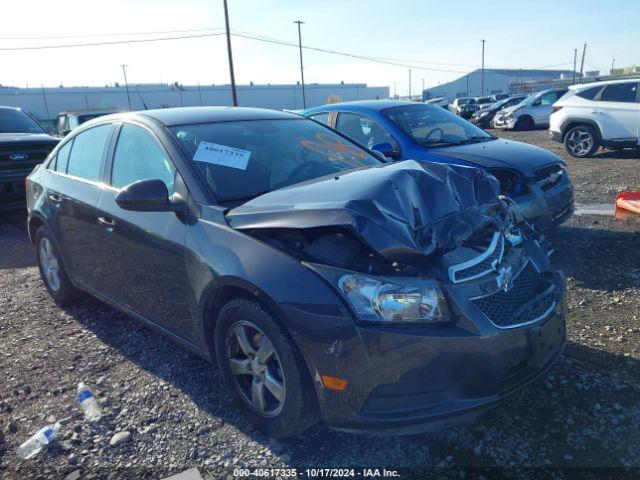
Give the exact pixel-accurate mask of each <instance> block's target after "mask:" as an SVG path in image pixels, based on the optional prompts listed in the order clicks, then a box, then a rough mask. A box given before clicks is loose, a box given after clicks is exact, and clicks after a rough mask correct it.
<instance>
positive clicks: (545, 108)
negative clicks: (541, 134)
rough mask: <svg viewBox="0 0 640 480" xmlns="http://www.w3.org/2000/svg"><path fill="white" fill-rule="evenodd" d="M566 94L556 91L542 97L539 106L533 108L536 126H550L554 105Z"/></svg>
mask: <svg viewBox="0 0 640 480" xmlns="http://www.w3.org/2000/svg"><path fill="white" fill-rule="evenodd" d="M565 93H566V90H565V91H556V90H553V91H551V92H547V93H545V94H544V95H542V96H541V97H540V98H539V99H538V102H537V105H536V106H535V107H533V108H532V109H531V110H532V116H533V120H534V121H535V123H536V125H543V126H544V125H548V124H549V117H551V108H552V106H553V104H554V103H556V102H557V101H558V99H559V98H560V97H561V96H562V95H564V94H565Z"/></svg>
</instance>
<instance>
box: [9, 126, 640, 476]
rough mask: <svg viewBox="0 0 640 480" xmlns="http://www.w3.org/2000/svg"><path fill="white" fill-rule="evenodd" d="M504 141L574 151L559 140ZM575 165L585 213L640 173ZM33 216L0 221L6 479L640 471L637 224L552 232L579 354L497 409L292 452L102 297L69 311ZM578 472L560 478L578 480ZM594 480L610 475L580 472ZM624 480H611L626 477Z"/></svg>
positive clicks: (320, 437) (194, 360)
mask: <svg viewBox="0 0 640 480" xmlns="http://www.w3.org/2000/svg"><path fill="white" fill-rule="evenodd" d="M500 135H504V136H508V137H509V138H514V139H521V140H524V141H531V142H534V143H536V144H540V145H542V146H545V147H550V146H551V147H553V150H555V151H558V153H562V151H561V150H559V148H558V147H556V146H555V145H554V144H551V143H549V142H548V141H547V139H546V138H547V137H546V135H547V134H546V132H528V133H527V132H524V133H521V132H515V133H500ZM636 156H637V155H636ZM614 157H615V158H614ZM627 157H628V158H627ZM565 158H567V157H566V156H565ZM568 164H569V171H570V174H571V176H572V179H573V182H574V185H575V187H576V198H577V199H578V200H579V201H580V202H609V201H611V200H612V198H613V195H614V193H615V192H617V191H618V190H619V189H622V188H627V187H633V186H634V185H635V186H637V185H640V182H638V179H637V178H634V177H633V175H636V176H638V175H640V173H638V172H639V171H640V169H638V162H637V160H636V161H634V160H632V159H631V155H628V154H626V153H624V154H622V153H619V154H615V155H613V156H610V157H600V158H598V159H594V160H579V161H578V160H572V159H568ZM630 166H631V167H632V168H631V169H630V171H631V174H630V172H629V171H625V169H626V168H628V167H630ZM23 220H24V219H23V218H20V217H17V218H13V219H10V222H9V223H7V219H6V218H5V220H4V222H3V224H2V225H0V373H1V374H2V378H3V379H4V381H2V382H0V478H65V477H66V476H67V475H68V476H69V477H68V478H69V479H74V478H164V477H165V476H169V475H172V474H176V473H179V472H182V471H184V470H186V469H188V468H191V467H198V468H199V470H200V473H201V474H202V476H203V477H204V478H218V477H220V476H222V477H223V478H224V477H225V476H226V477H227V478H229V477H230V476H231V475H232V473H233V470H232V467H238V466H242V467H244V466H247V467H274V468H275V467H287V466H291V467H297V468H298V469H301V468H305V467H312V468H324V467H378V468H382V467H391V468H403V469H414V470H413V473H414V474H415V475H416V476H423V474H425V470H424V469H425V468H429V470H428V472H429V473H430V474H431V475H434V476H437V477H438V478H465V475H467V476H466V478H471V476H472V475H471V474H470V472H469V471H467V472H466V473H465V472H460V471H458V469H459V468H461V467H478V468H483V469H486V470H473V471H471V472H476V473H478V475H480V477H479V478H507V476H508V477H509V478H527V479H528V478H537V477H543V476H544V477H546V476H547V475H549V474H550V473H549V472H550V470H541V469H540V468H541V467H543V468H546V469H553V468H562V467H609V468H618V469H620V468H623V467H640V324H639V321H638V316H639V315H640V295H639V293H640V292H639V291H638V290H639V285H640V249H639V248H638V245H639V244H640V233H638V232H639V228H638V227H639V226H640V223H638V222H637V221H634V220H633V219H632V220H613V219H609V218H605V217H589V216H582V217H574V218H573V219H571V220H570V221H569V222H567V223H566V224H565V225H564V226H563V227H561V228H559V229H558V230H556V231H555V232H554V233H553V234H552V235H551V237H552V241H553V243H554V245H555V247H556V252H557V253H556V255H555V262H557V264H558V266H559V267H560V268H562V269H564V271H565V272H566V274H567V276H568V288H569V290H568V301H569V317H568V319H567V323H568V325H567V327H568V340H569V342H568V346H567V350H566V352H565V354H564V355H563V357H562V358H561V359H560V361H559V362H558V363H557V364H556V366H554V368H553V369H552V370H551V371H550V372H549V373H548V375H546V376H545V377H544V378H541V379H540V380H538V381H536V382H534V383H533V384H531V385H530V386H529V387H527V388H526V389H524V390H523V391H521V392H520V393H518V394H516V395H515V396H513V397H511V398H510V399H508V400H507V401H506V402H505V403H504V404H502V405H501V406H500V407H499V408H498V409H495V410H493V411H491V412H489V413H487V414H485V415H484V416H482V417H481V418H480V419H479V420H478V421H477V422H476V423H473V424H470V425H466V426H461V427H456V428H453V429H449V430H444V431H440V432H435V433H430V434H424V435H419V436H408V437H367V436H357V435H350V434H343V433H336V432H332V431H330V430H328V429H327V428H325V427H323V426H318V427H316V428H314V429H313V430H312V431H310V432H309V433H307V434H305V435H304V436H302V437H300V438H296V439H294V440H289V441H275V440H271V439H269V438H266V437H265V436H263V435H261V434H260V433H259V432H257V431H253V430H252V428H251V427H250V425H248V424H247V423H246V422H245V421H244V420H243V419H242V417H241V416H240V415H239V414H238V412H237V411H236V410H235V408H234V407H233V406H232V404H231V403H230V402H231V400H230V397H229V396H228V395H227V393H226V392H225V389H224V387H223V386H222V383H221V378H220V376H219V375H218V373H217V371H216V368H215V367H212V366H210V365H209V364H207V363H206V362H204V361H203V360H201V359H200V358H198V357H196V356H194V355H192V354H190V353H187V352H186V351H184V350H182V349H180V348H179V347H177V346H175V345H174V344H173V343H171V342H170V341H169V340H167V339H165V338H164V337H162V336H161V335H159V334H156V333H154V332H153V331H151V330H150V329H148V328H146V327H144V326H141V325H140V324H138V323H136V322H135V321H133V320H131V319H130V318H128V317H126V316H125V315H123V314H121V313H119V312H117V311H115V310H113V309H111V308H109V307H108V306H106V305H104V304H102V303H100V302H98V301H96V300H92V299H89V298H87V299H84V300H83V301H81V302H80V303H79V304H78V305H76V306H74V307H70V308H64V309H63V308H59V307H57V306H56V305H55V304H54V303H53V302H52V301H51V299H50V298H49V296H48V294H47V292H46V290H45V289H44V287H43V285H42V283H41V281H40V278H39V274H38V270H37V268H36V267H35V263H34V257H33V254H32V251H31V247H30V245H29V243H28V239H27V236H26V233H25V232H24V229H23V228H22V225H23ZM80 381H84V382H86V383H87V384H88V385H89V386H91V387H92V388H93V390H94V393H95V395H96V397H97V399H98V400H99V403H100V405H101V408H102V411H103V418H102V420H101V421H100V422H99V423H96V424H93V425H92V424H90V423H88V422H85V421H84V420H83V419H82V417H81V416H80V415H79V413H80V412H79V409H78V407H77V405H76V403H75V400H74V396H75V389H76V385H77V384H78V382H80ZM55 419H66V421H65V423H64V425H63V429H62V431H61V433H60V436H59V438H58V439H57V441H55V442H53V444H52V445H51V447H50V448H49V449H48V450H47V451H46V452H44V453H42V454H40V455H39V456H37V457H35V458H34V459H31V460H28V461H23V460H20V459H19V458H18V457H17V455H16V453H15V452H16V449H17V447H18V446H19V445H20V443H22V442H23V441H24V440H26V439H27V438H28V437H29V436H30V435H31V434H32V433H33V432H35V431H36V430H38V429H39V428H41V427H42V426H44V425H45V424H47V423H50V422H53V421H54V420H55ZM118 442H120V443H118ZM569 471H570V470H569ZM566 472H567V470H564V471H563V472H557V474H558V475H560V476H558V477H554V478H570V477H565V476H563V475H565V473H566ZM580 472H583V471H580ZM593 472H601V473H602V472H604V471H601V470H591V471H589V472H583V473H584V474H585V475H587V474H593ZM609 472H610V471H609ZM614 472H616V473H615V474H614V475H613V476H612V477H610V478H616V479H617V478H623V477H624V475H626V474H625V473H624V470H615V471H614ZM574 473H575V471H574ZM635 473H638V474H640V470H638V471H636V472H635ZM500 475H503V476H500ZM580 475H582V473H581V474H580ZM631 475H633V474H631ZM576 478H593V477H588V476H580V477H576ZM624 478H637V477H633V476H628V477H624Z"/></svg>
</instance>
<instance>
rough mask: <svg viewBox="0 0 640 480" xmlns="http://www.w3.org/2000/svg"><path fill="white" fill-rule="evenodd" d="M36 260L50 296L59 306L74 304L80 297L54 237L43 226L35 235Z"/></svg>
mask: <svg viewBox="0 0 640 480" xmlns="http://www.w3.org/2000/svg"><path fill="white" fill-rule="evenodd" d="M35 249H36V259H37V261H38V269H39V270H40V276H41V277H42V282H43V283H44V286H45V287H46V289H47V291H48V292H49V295H51V297H52V298H53V300H54V301H55V302H56V303H57V304H59V305H66V304H70V303H72V302H73V301H74V300H76V299H77V298H78V296H79V293H80V292H79V291H78V290H77V289H76V288H75V287H74V286H73V284H72V283H71V280H69V276H68V275H67V271H66V269H65V268H64V265H63V263H62V260H61V259H60V254H59V253H58V248H57V246H56V243H55V242H54V241H53V235H51V234H50V233H49V229H48V228H47V227H45V226H44V225H41V226H40V227H39V228H38V230H36V235H35Z"/></svg>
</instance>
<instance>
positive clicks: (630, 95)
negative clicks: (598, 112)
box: [600, 83, 638, 103]
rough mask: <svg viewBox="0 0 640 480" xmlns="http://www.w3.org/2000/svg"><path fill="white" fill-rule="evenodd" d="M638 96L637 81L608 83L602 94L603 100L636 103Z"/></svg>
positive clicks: (601, 98)
mask: <svg viewBox="0 0 640 480" xmlns="http://www.w3.org/2000/svg"><path fill="white" fill-rule="evenodd" d="M637 97H638V84H637V83H614V84H613V85H607V86H606V87H604V90H602V93H601V94H600V100H601V101H603V102H622V103H635V102H636V100H637Z"/></svg>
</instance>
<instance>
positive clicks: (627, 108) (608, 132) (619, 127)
mask: <svg viewBox="0 0 640 480" xmlns="http://www.w3.org/2000/svg"><path fill="white" fill-rule="evenodd" d="M593 106H594V108H593V109H592V112H591V113H592V114H593V115H594V116H597V120H598V124H599V125H600V129H601V133H602V138H603V139H604V140H613V141H620V142H634V143H638V123H639V122H640V104H639V103H638V81H637V80H636V81H631V82H624V83H612V84H610V85H607V86H605V87H604V88H603V89H602V90H601V91H600V93H599V94H598V95H597V96H596V97H595V98H594V104H593Z"/></svg>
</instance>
